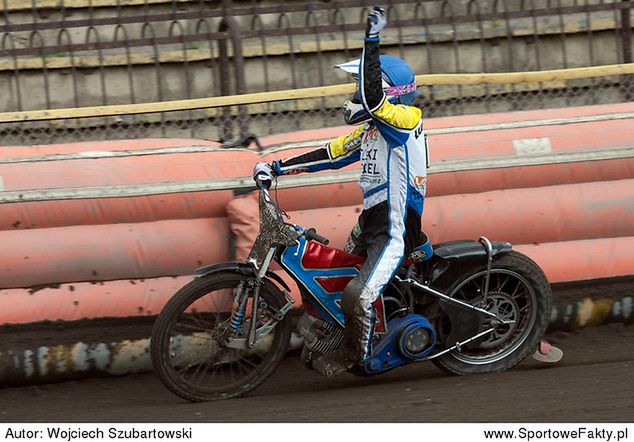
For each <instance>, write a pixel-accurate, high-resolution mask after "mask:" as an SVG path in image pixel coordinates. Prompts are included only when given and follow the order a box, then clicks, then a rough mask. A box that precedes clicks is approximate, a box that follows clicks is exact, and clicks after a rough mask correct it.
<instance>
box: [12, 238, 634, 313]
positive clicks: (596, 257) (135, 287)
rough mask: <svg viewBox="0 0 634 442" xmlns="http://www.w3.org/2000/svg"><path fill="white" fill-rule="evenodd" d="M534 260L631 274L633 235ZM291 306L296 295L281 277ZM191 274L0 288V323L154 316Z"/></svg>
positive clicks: (552, 251)
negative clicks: (288, 289)
mask: <svg viewBox="0 0 634 442" xmlns="http://www.w3.org/2000/svg"><path fill="white" fill-rule="evenodd" d="M513 248H514V249H515V250H518V251H520V252H522V253H525V254H527V255H528V256H530V257H531V258H532V259H533V260H535V261H536V262H537V263H538V264H539V265H540V266H541V267H542V269H543V270H544V272H545V273H546V275H547V277H548V279H549V281H550V282H551V283H556V282H566V281H579V280H589V279H597V278H606V277H615V276H623V275H631V274H634V237H621V238H599V239H592V240H582V241H568V242H556V243H544V244H539V245H525V244H520V245H514V246H513ZM278 274H280V276H282V277H283V279H284V280H285V281H286V282H287V283H288V284H289V285H290V286H291V289H292V294H293V295H294V298H295V299H296V301H298V302H296V304H295V306H296V308H297V307H299V306H300V305H301V301H300V298H299V292H298V290H297V288H296V286H295V284H294V282H293V281H292V280H291V278H290V277H288V276H287V275H286V274H285V273H282V272H278ZM191 279H192V277H191V276H181V277H176V278H153V279H145V280H121V281H106V282H103V283H100V284H91V283H69V284H61V285H60V286H59V287H49V288H42V289H40V290H37V291H33V290H28V289H2V290H0V325H3V324H21V323H30V322H37V321H44V320H52V321H55V320H63V321H75V320H79V319H93V318H103V317H129V316H152V315H156V314H157V313H158V312H159V311H160V310H161V309H162V308H163V306H164V305H165V303H166V302H167V301H168V300H169V299H170V297H171V296H172V295H173V294H174V293H175V292H176V291H177V290H178V289H180V288H181V287H182V286H183V285H185V284H187V283H188V282H189V281H191Z"/></svg>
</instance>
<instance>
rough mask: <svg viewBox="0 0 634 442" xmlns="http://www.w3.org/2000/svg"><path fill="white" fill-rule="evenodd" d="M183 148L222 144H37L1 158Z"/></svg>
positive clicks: (1, 151)
mask: <svg viewBox="0 0 634 442" xmlns="http://www.w3.org/2000/svg"><path fill="white" fill-rule="evenodd" d="M183 146H212V147H213V146H220V143H218V142H216V141H209V140H199V139H193V138H139V139H133V140H114V141H82V142H79V143H68V144H36V145H33V146H5V147H0V158H26V157H37V156H42V155H59V154H73V153H81V152H103V151H107V152H110V151H119V152H120V151H125V150H131V151H135V150H144V149H161V148H168V147H183Z"/></svg>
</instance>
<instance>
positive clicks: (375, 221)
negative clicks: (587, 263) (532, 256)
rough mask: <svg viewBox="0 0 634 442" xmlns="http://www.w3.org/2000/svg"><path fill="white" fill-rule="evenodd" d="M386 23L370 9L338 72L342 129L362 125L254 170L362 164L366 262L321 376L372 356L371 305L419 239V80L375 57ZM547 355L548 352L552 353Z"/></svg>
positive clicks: (317, 364)
mask: <svg viewBox="0 0 634 442" xmlns="http://www.w3.org/2000/svg"><path fill="white" fill-rule="evenodd" d="M386 24H387V17H386V13H385V10H384V9H383V8H380V7H375V8H374V10H373V11H372V12H371V13H370V14H369V15H368V18H367V27H366V34H365V42H364V47H363V52H362V55H361V58H360V59H359V60H353V61H350V62H347V63H344V64H340V65H337V66H336V67H337V68H339V69H342V70H344V71H345V72H348V73H349V74H351V75H352V76H353V78H356V80H357V92H355V94H354V96H353V98H352V100H348V101H346V102H345V103H344V119H345V122H346V124H350V125H358V124H360V125H359V126H358V127H357V128H356V129H355V130H354V131H352V132H351V133H350V134H348V135H344V136H341V137H338V138H335V139H334V140H332V141H330V142H329V143H327V144H326V145H324V146H322V147H320V148H318V149H315V150H312V151H309V152H306V153H303V154H300V155H297V156H295V157H291V158H288V159H286V160H278V161H274V162H273V163H271V164H266V163H258V164H257V165H256V166H255V168H254V171H253V178H254V179H256V180H268V181H272V180H273V177H275V176H280V175H290V174H297V173H302V172H316V171H320V170H324V169H338V168H341V167H344V166H346V165H348V164H351V163H353V162H356V161H361V166H362V172H361V177H360V179H359V185H360V187H361V190H362V191H363V211H362V212H361V215H360V216H359V224H358V226H357V227H356V228H355V230H353V232H352V234H351V236H350V238H351V239H349V241H348V244H347V245H346V251H348V252H351V253H354V254H357V255H364V256H367V259H366V261H365V263H364V264H363V266H362V267H361V270H360V272H359V274H358V275H357V276H356V277H355V278H354V279H353V280H352V281H350V283H349V284H348V286H347V287H346V289H345V290H344V292H343V295H342V305H341V307H342V310H343V313H344V316H345V331H344V340H343V342H342V344H341V345H340V346H339V349H338V350H336V351H334V352H331V353H327V354H325V355H323V356H321V357H320V358H318V359H317V360H315V361H314V363H313V369H314V370H315V371H317V372H318V373H320V374H322V375H325V376H333V375H335V374H337V373H339V372H342V371H345V370H346V369H348V368H350V367H352V366H353V365H355V364H359V363H363V362H364V360H365V359H366V358H367V357H368V356H370V354H371V344H372V336H373V324H374V316H375V312H374V310H373V308H372V302H374V301H375V300H376V299H377V298H378V297H379V295H380V294H381V292H382V290H383V289H384V287H385V286H386V284H387V283H388V282H389V281H390V280H391V279H392V276H393V275H394V273H395V272H396V270H397V269H398V268H399V267H400V264H401V262H402V260H403V258H404V257H405V256H408V255H409V254H410V253H411V252H412V251H413V250H414V248H415V247H416V246H418V245H419V244H420V243H421V240H422V238H421V237H422V234H421V218H422V213H423V201H424V197H425V189H426V175H427V165H428V156H427V144H426V139H425V135H424V134H423V122H422V111H421V110H420V109H419V108H417V107H414V106H411V103H412V100H413V98H414V96H415V91H416V80H415V78H414V73H413V71H412V69H411V68H410V67H409V65H408V64H407V63H406V62H405V61H403V60H401V59H400V58H397V57H392V56H388V55H379V32H380V31H381V30H383V29H384V28H385V26H386ZM359 228H360V229H359ZM544 344H546V343H545V342H544ZM546 345H548V344H546ZM540 349H541V348H540ZM552 349H553V350H557V351H559V349H557V348H555V347H552ZM538 353H539V351H538V352H536V354H535V355H537V354H538ZM546 353H552V351H550V347H549V348H548V350H546ZM534 357H535V356H534ZM558 357H559V358H561V355H558ZM557 360H558V359H557ZM544 361H545V362H554V361H548V360H544Z"/></svg>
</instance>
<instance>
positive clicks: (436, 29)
mask: <svg viewBox="0 0 634 442" xmlns="http://www.w3.org/2000/svg"><path fill="white" fill-rule="evenodd" d="M1 1H3V3H4V10H3V18H4V24H1V25H0V31H1V33H2V38H1V39H0V80H2V82H3V84H4V87H3V89H5V91H4V92H5V93H4V95H3V96H4V98H2V97H0V110H3V111H10V112H12V111H25V110H33V109H54V108H60V107H61V108H64V107H82V106H94V105H111V104H123V103H141V102H161V101H169V100H176V99H182V98H185V99H194V98H201V97H209V96H226V95H234V94H244V93H253V92H261V91H275V90H286V89H291V88H292V89H299V88H304V87H314V86H322V85H327V84H336V83H341V82H344V81H346V78H345V76H341V75H337V74H336V73H335V72H334V70H333V69H332V68H331V66H332V65H333V64H334V63H335V62H337V61H341V60H345V59H348V58H353V57H355V56H358V55H359V53H360V48H361V45H362V39H361V36H362V34H363V29H364V27H365V23H364V22H365V16H366V14H367V11H368V10H369V8H371V7H372V6H373V5H374V4H375V3H376V0H351V1H329V2H316V1H312V2H311V1H293V2H281V3H279V4H267V3H262V2H260V1H256V0H252V1H248V0H243V1H239V0H234V1H232V0H222V1H221V2H217V1H216V2H210V1H205V0H134V1H132V0H125V1H124V0H61V1H56V2H49V3H50V4H48V3H46V2H45V1H38V2H36V1H34V0H32V1H30V2H28V1H27V2H12V1H11V0H1ZM381 3H383V5H384V6H385V7H386V9H387V11H388V15H389V21H390V27H389V28H388V30H387V31H386V32H385V33H384V36H383V37H384V38H383V50H384V52H386V53H392V54H394V55H398V56H401V57H403V58H405V59H406V60H407V61H408V62H410V64H412V66H413V67H414V69H415V70H416V72H418V73H462V72H508V71H510V72H512V71H530V70H544V69H559V68H569V67H579V66H594V65H603V64H615V63H629V62H631V60H632V49H631V45H632V33H631V18H630V17H631V10H632V7H634V1H629V0H624V1H618V0H613V1H607V0H480V1H477V0H419V1H407V0H385V1H383V2H381ZM29 5H30V7H29ZM42 6H43V7H42ZM420 91H421V93H422V96H421V97H420V98H419V100H418V102H417V104H419V105H421V106H422V107H423V108H424V109H425V113H426V115H428V116H440V115H449V114H454V115H455V114H464V113H474V112H493V111H498V110H499V111H505V110H519V109H529V108H539V107H554V106H557V105H564V106H567V105H576V104H593V103H602V102H615V101H629V100H631V98H632V95H633V94H632V86H631V80H630V77H627V76H620V77H611V78H601V79H596V78H593V79H586V80H575V81H567V82H561V81H560V82H558V83H557V82H547V83H544V82H538V83H534V84H523V85H516V84H511V85H505V86H491V85H488V84H482V85H477V86H465V85H452V86H437V85H429V86H426V87H424V88H421V89H420ZM342 100H343V97H338V98H337V99H325V98H316V99H312V101H309V100H304V101H302V102H299V101H293V102H292V103H286V104H284V103H277V104H262V105H261V106H260V107H259V108H258V109H257V112H254V111H253V108H250V109H249V110H247V109H246V108H245V107H235V108H233V109H232V108H224V109H222V111H221V115H215V114H214V116H213V118H214V120H213V121H211V124H216V125H218V123H219V122H220V123H222V124H220V126H218V127H219V130H217V131H209V130H206V129H205V130H204V131H202V132H201V131H200V130H197V129H196V126H197V125H200V126H203V127H204V126H206V125H207V124H210V120H209V119H208V117H209V116H205V117H204V118H203V117H202V116H201V114H200V113H198V114H196V113H192V111H187V112H188V113H185V114H183V113H180V114H179V113H176V112H171V113H168V114H161V115H160V118H158V119H157V117H156V115H153V116H151V117H148V118H141V117H134V118H132V117H125V116H123V117H121V118H120V120H121V121H119V122H118V123H117V124H116V125H114V126H113V123H112V121H111V120H108V119H105V118H101V119H96V118H95V119H92V121H91V122H90V124H88V120H87V119H83V120H82V121H81V122H79V121H78V122H77V123H78V124H79V123H81V124H85V126H84V127H81V124H79V125H75V126H73V127H74V128H73V129H72V131H71V132H73V133H75V134H76V135H77V136H78V137H79V138H81V137H91V138H92V137H98V136H105V137H117V138H121V137H124V136H126V135H136V136H139V135H142V134H143V133H144V127H145V128H146V129H147V130H146V131H145V133H147V134H148V135H149V134H157V135H159V136H170V134H172V133H181V134H183V133H189V135H191V136H196V135H197V134H201V133H202V134H203V135H208V136H211V133H216V134H217V136H218V138H223V139H226V138H231V137H234V136H236V134H238V133H246V132H248V131H249V129H250V127H249V126H254V125H255V127H257V128H258V129H259V130H261V131H262V132H264V133H276V132H279V131H280V130H281V129H282V128H283V127H286V128H287V129H288V127H289V126H287V125H288V124H292V125H293V126H290V127H306V128H311V127H318V126H319V125H323V124H329V125H332V124H340V122H341V120H340V118H339V114H338V109H337V108H338V107H339V106H340V104H341V101H342ZM247 112H248V113H247ZM177 117H178V118H177ZM281 117H284V118H281ZM283 120H284V121H285V123H281V121H283ZM69 124H70V122H69V121H66V122H64V123H63V124H59V125H54V126H51V125H50V124H49V126H47V127H48V131H49V133H50V134H51V137H50V138H51V139H55V135H64V134H67V133H68V132H69V129H68V127H69ZM126 125H127V126H126ZM22 126H24V125H22ZM22 126H9V125H8V124H4V125H3V127H2V128H1V131H0V132H2V133H0V137H3V138H4V139H5V140H11V139H13V136H9V137H8V139H7V138H6V137H4V135H6V134H13V135H15V136H17V138H16V141H18V142H45V141H48V139H47V138H44V139H43V138H41V136H42V134H43V132H42V131H40V132H38V134H39V135H38V136H37V139H35V138H33V133H35V132H32V131H31V132H28V131H27V132H28V133H26V134H25V135H24V136H18V135H20V134H21V133H23V130H22V129H23V127H22ZM124 126H126V127H135V129H134V132H132V133H130V132H129V131H124V130H122V127H124ZM159 129H160V130H159ZM251 131H253V128H251ZM3 134H4V135H3ZM40 140H41V141H40Z"/></svg>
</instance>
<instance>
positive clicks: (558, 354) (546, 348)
mask: <svg viewBox="0 0 634 442" xmlns="http://www.w3.org/2000/svg"><path fill="white" fill-rule="evenodd" d="M563 356H564V352H563V351H561V349H559V348H557V347H555V346H554V345H551V344H549V343H548V342H546V341H539V347H537V350H535V353H533V359H535V360H536V361H539V362H546V363H549V364H553V363H555V362H559V361H560V360H561V358H562V357H563Z"/></svg>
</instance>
